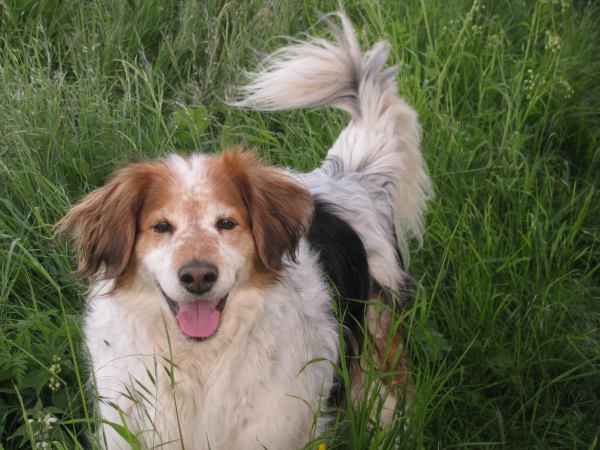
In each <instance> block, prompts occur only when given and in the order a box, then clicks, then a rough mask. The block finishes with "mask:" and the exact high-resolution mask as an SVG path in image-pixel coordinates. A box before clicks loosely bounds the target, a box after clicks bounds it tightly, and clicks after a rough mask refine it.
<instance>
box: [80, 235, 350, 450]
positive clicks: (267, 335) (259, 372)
mask: <svg viewBox="0 0 600 450" xmlns="http://www.w3.org/2000/svg"><path fill="white" fill-rule="evenodd" d="M139 282H140V283H141V284H140V286H143V282H144V280H139ZM152 295H156V293H154V292H153V291H152V290H151V289H144V288H143V287H138V288H136V289H135V293H132V292H128V293H122V292H120V293H113V294H109V295H104V296H103V295H101V294H100V293H99V294H97V295H92V296H91V297H90V301H89V308H88V314H87V316H86V320H85V332H86V341H87V345H88V347H89V349H90V356H91V360H92V361H91V362H92V365H93V367H94V368H95V378H96V380H95V381H96V383H97V386H98V390H99V392H100V393H101V395H102V396H103V398H102V399H101V400H100V402H99V408H100V412H101V415H102V416H103V417H104V418H105V419H107V420H108V421H110V422H115V423H117V424H121V419H120V417H119V413H118V410H117V408H115V405H118V407H119V408H120V409H121V410H122V411H123V412H124V413H125V414H126V415H128V416H129V417H131V418H133V421H130V422H129V423H128V425H129V427H130V428H131V431H132V432H134V433H139V435H140V438H141V439H142V440H143V442H144V446H145V447H149V448H150V447H154V446H156V445H158V444H161V443H163V444H164V443H167V442H172V444H170V445H167V446H163V447H161V448H181V443H180V436H184V437H185V442H184V443H185V445H186V447H187V448H194V449H202V448H209V446H210V447H211V448H263V446H266V447H268V448H295V447H296V446H297V445H298V443H299V442H303V441H305V439H306V436H309V435H311V432H313V431H314V432H315V433H316V432H318V431H320V430H319V429H318V428H321V425H322V424H323V423H324V420H325V419H320V421H319V423H318V424H317V426H316V427H315V424H314V423H313V422H314V417H315V414H316V412H317V411H318V409H319V408H320V407H324V406H325V402H326V396H327V393H328V392H329V391H330V389H331V383H332V379H333V372H332V370H333V369H332V366H331V363H330V362H326V361H322V362H314V363H309V362H310V361H312V360H315V359H320V358H326V359H327V360H328V361H337V358H338V350H337V348H338V337H337V324H336V321H335V319H334V317H333V314H332V312H331V305H330V301H329V293H328V289H327V286H326V285H325V283H324V281H323V280H322V274H321V273H320V269H319V263H318V261H317V258H316V255H315V254H314V253H313V252H312V251H311V250H310V249H309V246H308V245H307V244H306V243H304V242H303V243H302V244H301V246H300V252H299V264H298V265H293V266H291V267H290V269H289V270H287V276H286V278H285V279H284V280H282V283H280V284H279V285H277V286H274V287H273V288H272V289H269V290H264V289H263V290H258V289H238V290H237V291H236V292H234V293H232V295H234V296H236V300H237V301H235V302H233V301H228V305H227V307H226V308H228V309H226V311H225V314H224V320H223V323H222V325H221V327H222V328H221V331H220V333H219V335H217V336H215V337H214V338H212V339H211V342H200V343H198V342H189V341H186V340H184V339H183V338H182V336H181V335H179V334H178V330H176V329H169V328H168V325H167V324H168V323H169V322H172V321H156V320H155V319H152V317H160V314H158V315H157V314H156V311H152V310H151V309H152V308H155V307H156V305H160V303H159V302H157V301H156V299H152V300H151V299H150V298H149V296H152ZM142 304H143V305H144V307H145V313H144V312H143V311H144V307H142V306H141V305H142ZM140 311H142V312H140ZM166 313H167V310H165V314H166ZM249 315H250V316H253V315H256V316H257V317H256V322H255V321H254V320H251V319H253V317H252V318H251V317H249ZM149 321H153V322H149ZM248 323H254V325H253V327H252V328H251V329H248V328H247V327H245V324H248ZM167 336H168V337H167ZM307 363H309V364H308V365H306V366H305V364H307ZM323 393H325V394H324V395H325V398H323ZM132 423H133V424H134V426H133V427H132ZM313 428H314V429H313ZM179 430H181V433H180V431H179ZM103 432H104V433H105V434H106V437H107V439H108V442H107V443H108V445H107V447H108V448H111V449H112V448H119V447H118V446H119V445H121V446H122V448H128V446H126V445H125V444H124V443H123V441H122V439H121V438H120V437H119V436H118V434H117V433H116V432H114V430H113V429H112V428H111V427H110V425H105V426H104V429H103Z"/></svg>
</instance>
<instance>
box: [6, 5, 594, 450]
mask: <svg viewBox="0 0 600 450" xmlns="http://www.w3.org/2000/svg"><path fill="white" fill-rule="evenodd" d="M340 6H343V7H344V8H345V9H346V10H347V12H348V13H349V14H350V16H351V18H352V19H353V21H354V23H355V24H356V26H357V28H358V30H359V35H360V39H361V40H362V41H363V43H365V44H367V43H374V42H375V41H376V40H378V39H383V38H385V39H388V40H390V41H391V43H392V46H393V51H392V60H393V61H394V62H397V63H400V64H401V65H402V69H401V72H400V75H399V77H398V84H399V89H400V91H401V93H402V95H404V96H405V97H406V99H407V100H408V101H409V102H410V103H411V104H412V105H414V106H415V108H416V109H417V111H418V112H419V115H420V119H421V123H422V126H423V136H424V140H423V151H424V154H425V157H426V160H427V162H428V165H429V169H430V173H431V176H432V179H433V182H434V184H435V189H436V198H435V200H433V201H432V202H431V204H430V210H429V211H430V212H429V214H428V219H427V223H428V225H427V232H426V236H425V242H424V247H423V249H421V250H418V251H416V250H415V251H414V252H413V256H412V259H411V264H410V272H411V274H412V275H413V276H414V278H415V282H416V283H415V293H414V295H413V296H412V298H411V301H410V303H409V305H408V308H407V310H406V311H405V314H404V319H403V321H404V324H405V326H406V327H407V330H408V339H409V340H408V351H409V353H410V362H411V369H412V371H413V374H414V377H415V380H416V389H415V394H414V401H413V404H412V407H411V408H410V409H409V410H408V411H406V412H401V411H399V413H398V421H397V423H396V424H395V426H394V427H392V428H391V429H388V430H381V429H379V428H378V427H372V426H371V427H369V426H368V421H369V420H368V416H369V409H370V408H369V407H366V408H363V409H359V410H352V409H351V408H350V407H347V408H346V409H345V410H343V411H341V412H340V414H339V418H338V421H337V423H336V424H335V426H334V427H333V428H332V430H330V431H329V432H328V433H326V434H325V435H324V436H323V437H322V440H324V441H325V442H327V443H328V445H329V447H330V448H350V447H352V448H360V449H362V448H392V447H393V445H394V443H396V444H397V445H400V446H401V448H423V449H430V448H440V449H441V448H511V449H512V448H514V449H535V448H539V449H548V448H552V449H555V448H557V449H558V448H561V449H562V448H577V449H590V450H591V449H595V448H599V447H600V298H599V297H600V277H599V270H598V267H599V262H600V231H599V223H600V195H599V192H598V181H597V180H598V173H600V89H599V86H600V44H599V43H600V7H599V6H598V5H597V4H594V2H589V3H588V2H586V1H583V0H582V1H575V0H574V1H573V2H569V1H568V0H545V1H542V0H539V1H537V2H535V1H517V0H515V1H509V0H503V1H492V0H484V1H478V2H476V3H471V2H470V1H461V0H452V1H445V0H421V1H417V0H406V1H402V2H397V1H395V0H389V1H383V0H382V1H381V2H375V1H373V2H361V1H358V0H356V1H352V2H348V3H343V4H339V3H337V2H333V1H320V0H319V1H316V0H315V1H305V2H291V1H290V2H266V1H265V2H263V1H260V0H258V1H254V2H251V3H250V2H227V3H220V2H216V1H212V0H209V1H203V2H198V1H195V0H188V1H184V0H181V1H176V0H166V1H163V0H129V1H116V0H114V1H113V0H106V1H104V0H92V1H88V2H85V4H83V2H75V1H67V2H63V1H59V0H42V1H38V0H5V1H3V2H2V3H0V137H1V138H0V331H1V333H0V449H1V448H2V447H4V448H5V449H16V448H35V445H36V442H40V441H42V440H47V441H53V442H54V444H53V446H54V447H55V448H76V447H79V448H81V447H84V448H85V447H87V446H88V445H89V444H88V443H87V441H86V437H85V434H86V430H87V431H90V430H93V428H94V424H95V423H96V421H97V418H95V417H94V412H93V408H92V407H91V404H90V401H89V400H90V399H89V397H88V395H89V394H88V392H87V391H86V388H85V383H86V380H87V377H88V374H89V373H88V368H87V367H86V364H85V362H84V361H83V358H82V350H83V349H82V342H81V329H80V325H81V313H82V310H83V289H82V286H81V285H80V284H78V283H76V282H74V281H73V280H72V279H70V278H69V276H68V275H69V273H70V272H71V271H72V270H73V262H72V258H71V257H70V253H69V251H68V249H67V247H66V245H65V244H64V243H62V242H60V241H58V240H57V239H55V238H54V237H53V234H52V226H53V224H54V223H55V222H56V221H57V220H58V219H59V218H61V216H62V215H63V214H64V213H65V212H66V211H67V209H68V208H69V206H70V205H71V204H73V203H74V202H76V201H78V200H79V199H80V198H81V197H82V196H83V195H84V193H86V192H89V191H90V190H91V189H92V188H93V187H95V186H98V185H100V184H102V182H103V180H104V179H105V178H106V177H107V175H108V174H109V173H110V172H111V171H112V170H113V169H114V168H116V167H118V166H119V165H121V164H123V163H124V162H127V161H132V160H136V159H140V158H154V157H158V156H162V155H165V154H167V153H170V152H174V151H176V152H179V153H189V152H193V151H202V152H204V151H208V152H213V151H219V150H220V149H222V148H223V147H226V146H228V145H232V144H237V143H244V144H245V145H246V146H247V147H252V148H255V149H256V151H257V153H258V154H259V155H260V156H261V157H262V158H263V159H264V160H265V161H267V162H269V163H272V164H281V165H288V166H293V167H296V168H298V169H303V170H308V169H311V168H313V167H315V166H316V165H317V164H318V163H319V160H320V159H321V158H322V157H323V155H324V154H325V152H326V150H327V148H328V146H329V145H330V144H331V143H332V142H333V140H334V139H335V137H336V136H337V134H338V133H339V131H340V130H341V128H342V127H343V126H344V124H345V122H346V120H347V117H345V116H344V114H342V113H340V112H337V111H331V110H317V111H293V112H286V113H279V114H259V113H251V112H246V111H237V110H235V109H233V108H231V107H228V106H226V105H225V104H224V103H223V101H222V100H223V99H224V98H226V97H227V95H228V93H230V92H231V88H232V86H234V85H235V83H236V81H239V80H240V76H241V74H242V69H243V68H251V67H253V65H254V63H255V61H256V59H257V53H256V51H257V50H259V51H270V50H272V49H274V48H276V47H277V46H278V45H280V44H281V43H283V42H284V39H283V38H282V37H281V36H284V35H292V36H300V35H301V33H302V32H304V31H306V30H309V31H310V32H311V33H316V34H322V33H325V32H326V27H325V26H324V25H323V24H322V23H319V22H318V20H317V19H318V17H319V14H320V13H322V12H329V11H333V10H336V9H338V8H340ZM56 361H58V364H59V365H60V371H59V372H58V373H56V372H57V370H56V369H57V366H53V364H55V363H56ZM51 379H52V382H53V383H56V381H58V383H59V385H58V389H55V390H52V389H50V387H49V383H50V382H51ZM55 387H56V386H55ZM47 413H51V414H52V415H54V416H55V417H56V418H57V419H58V422H57V423H55V424H53V428H52V430H50V434H49V435H48V436H47V437H44V436H43V430H42V428H43V426H42V425H41V424H40V423H38V422H37V421H36V419H37V418H38V417H40V416H44V415H45V414H47ZM406 418H408V422H407V421H406V420H405V419H406ZM29 419H33V420H34V421H33V422H31V423H30V422H29ZM36 433H37V434H36Z"/></svg>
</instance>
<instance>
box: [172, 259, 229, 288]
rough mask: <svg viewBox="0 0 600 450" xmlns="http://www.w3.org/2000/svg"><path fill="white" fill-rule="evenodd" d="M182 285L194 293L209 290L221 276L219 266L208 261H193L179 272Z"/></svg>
mask: <svg viewBox="0 0 600 450" xmlns="http://www.w3.org/2000/svg"><path fill="white" fill-rule="evenodd" d="M177 275H178V276H179V282H180V283H181V285H182V286H183V287H184V288H186V289H187V290H188V292H191V293H192V294H196V295H200V294H204V293H205V292H208V291H209V290H210V288H212V287H213V285H214V284H215V282H216V281H217V278H218V277H219V270H218V269H217V266H215V265H214V264H211V263H209V262H206V261H191V262H189V263H187V264H185V265H184V266H182V267H181V268H180V269H179V271H178V272H177Z"/></svg>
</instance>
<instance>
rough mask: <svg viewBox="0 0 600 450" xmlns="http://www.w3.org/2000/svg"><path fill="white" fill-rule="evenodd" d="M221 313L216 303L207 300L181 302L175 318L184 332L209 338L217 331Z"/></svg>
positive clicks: (188, 334) (191, 335)
mask: <svg viewBox="0 0 600 450" xmlns="http://www.w3.org/2000/svg"><path fill="white" fill-rule="evenodd" d="M220 317H221V313H220V312H219V311H217V309H216V305H214V304H213V303H210V302H205V301H196V302H185V303H183V302H182V303H179V311H177V315H176V316H175V319H177V324H178V325H179V328H181V331H183V334H185V335H186V336H189V337H195V338H207V337H210V336H212V335H213V334H215V333H216V331H217V328H218V327H219V318H220Z"/></svg>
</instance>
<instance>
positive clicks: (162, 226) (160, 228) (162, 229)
mask: <svg viewBox="0 0 600 450" xmlns="http://www.w3.org/2000/svg"><path fill="white" fill-rule="evenodd" d="M152 230H153V231H154V232H155V233H170V232H171V231H173V227H172V226H171V224H170V223H169V222H167V221H166V220H161V221H160V222H156V223H155V224H154V225H152Z"/></svg>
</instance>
